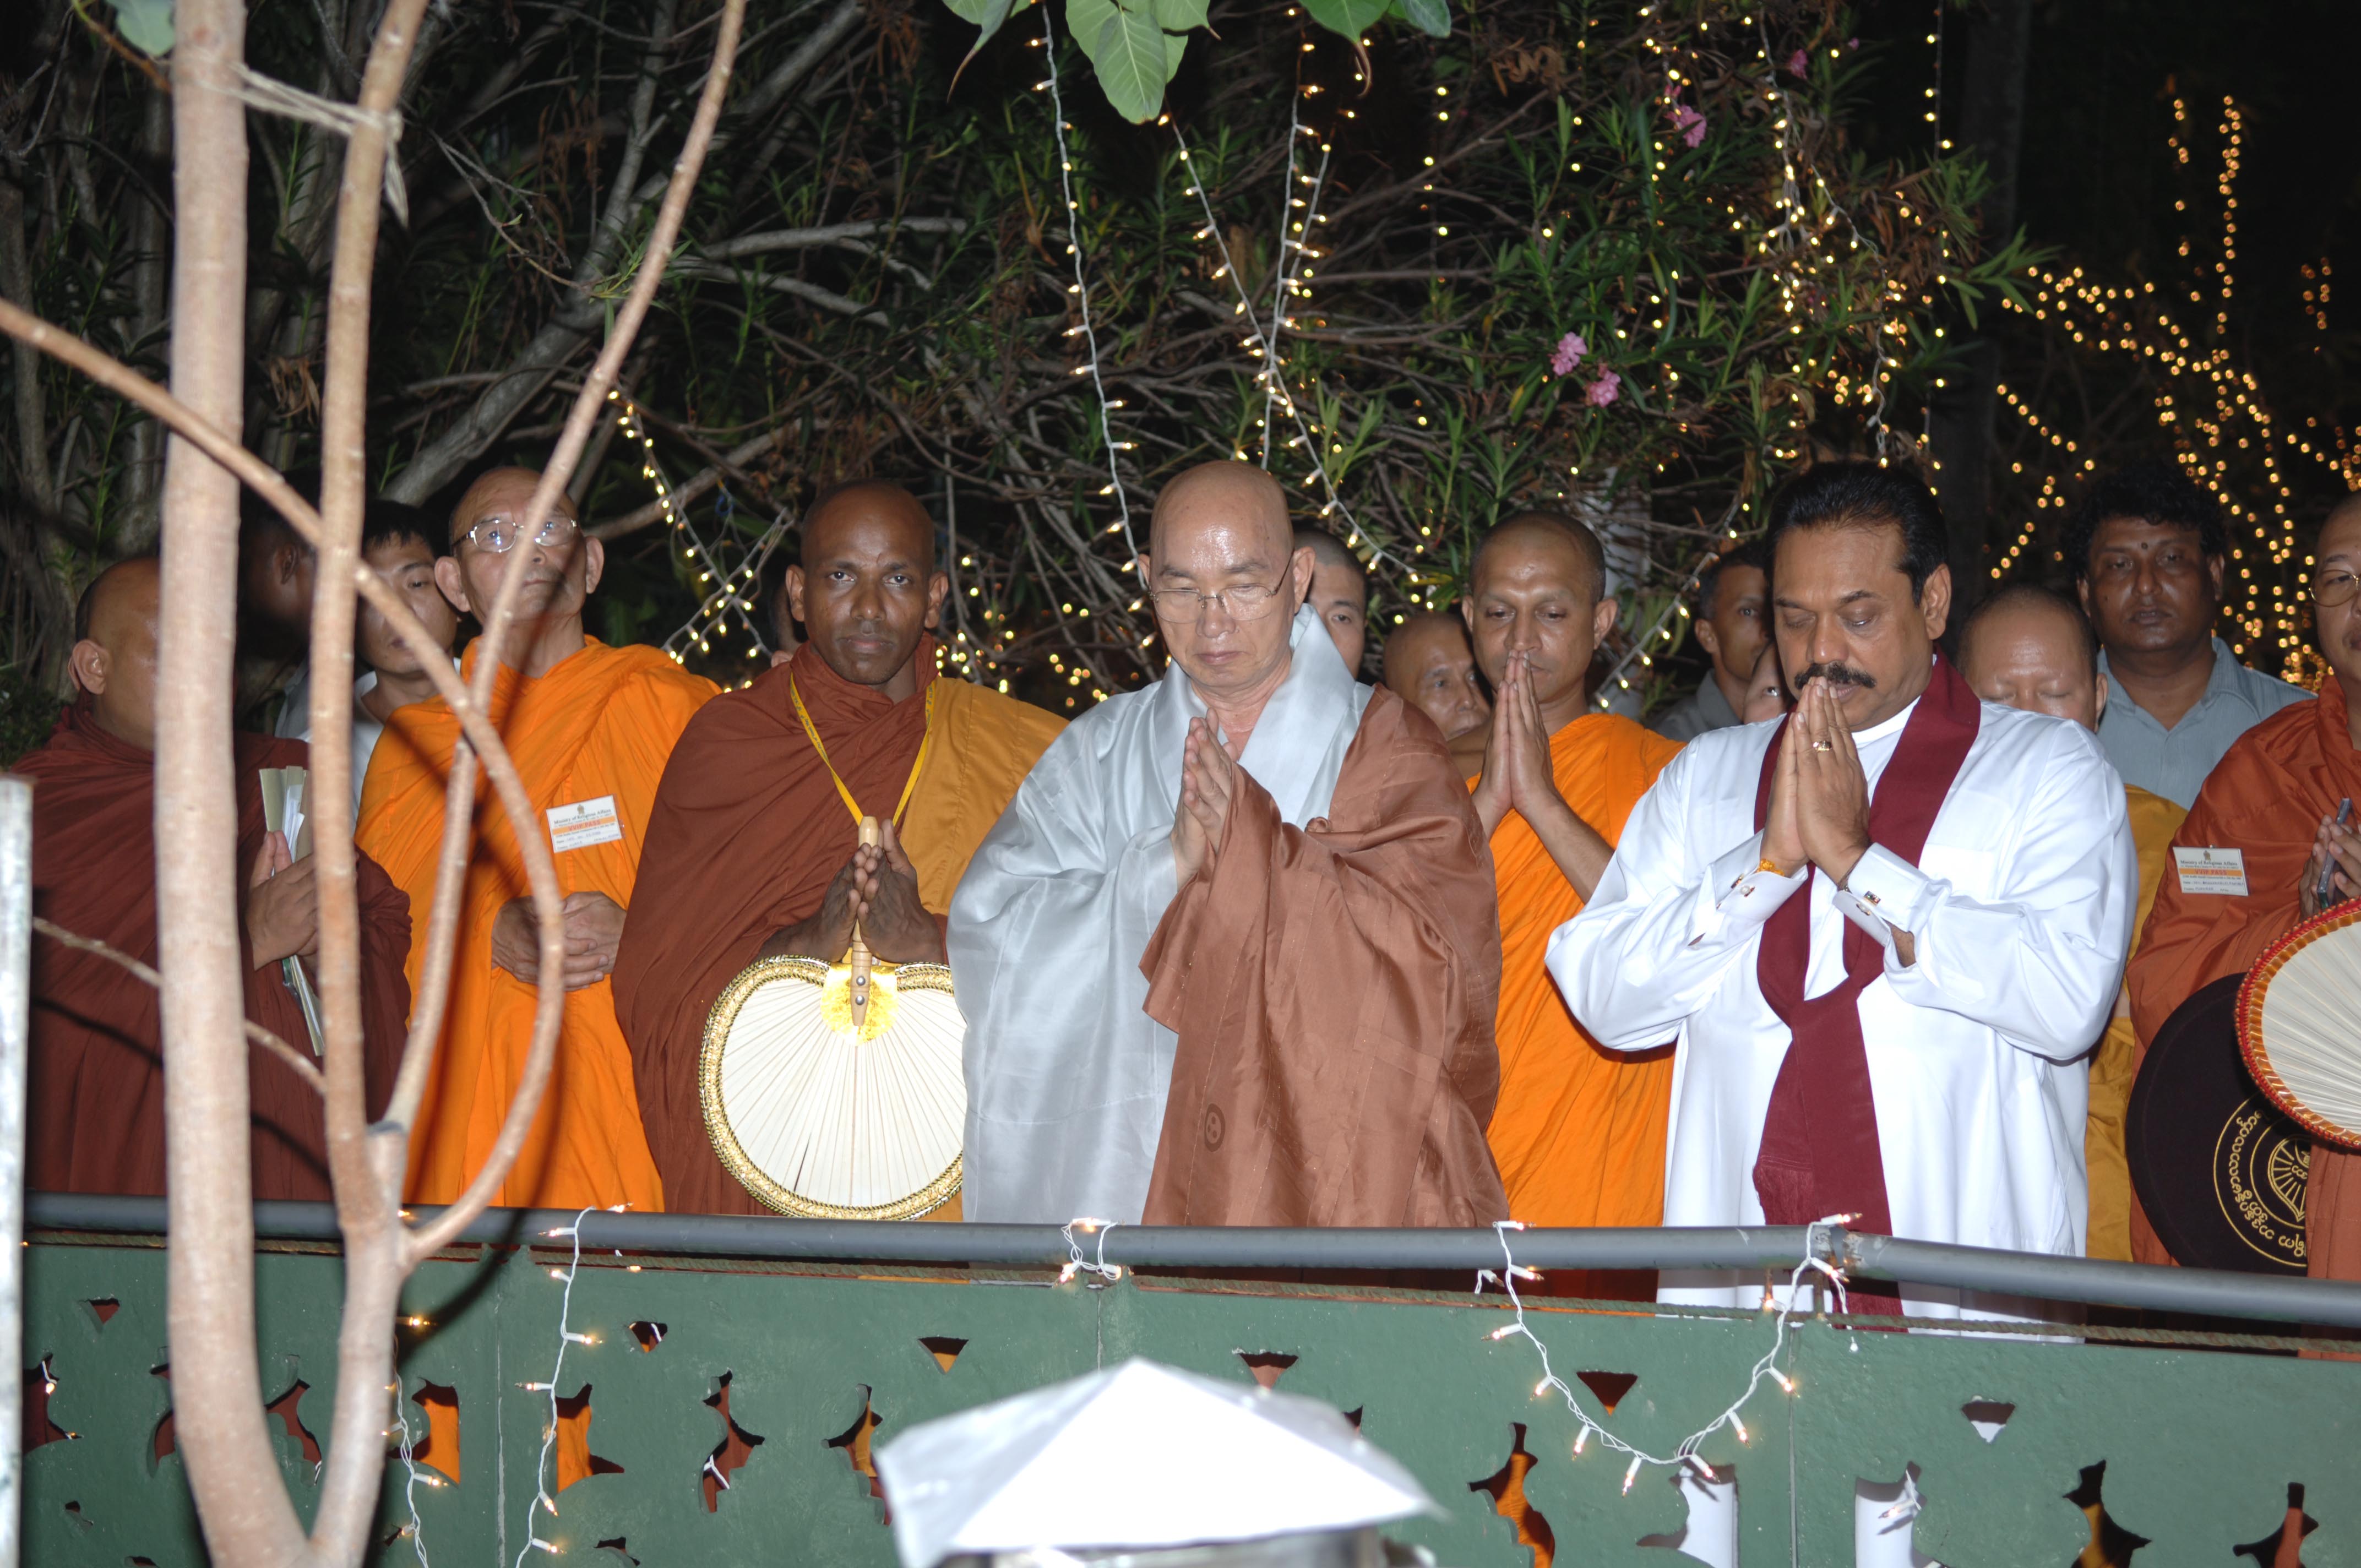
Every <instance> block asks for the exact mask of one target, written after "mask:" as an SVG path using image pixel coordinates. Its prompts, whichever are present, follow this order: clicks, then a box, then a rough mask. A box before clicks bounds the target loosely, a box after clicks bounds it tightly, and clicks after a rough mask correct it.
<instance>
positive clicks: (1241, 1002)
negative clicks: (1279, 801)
mask: <svg viewBox="0 0 2361 1568" xmlns="http://www.w3.org/2000/svg"><path fill="white" fill-rule="evenodd" d="M1235 779H1236V784H1235V789H1234V791H1233V793H1232V795H1231V797H1230V809H1229V816H1228V818H1227V820H1226V823H1225V825H1224V828H1223V839H1222V847H1221V851H1220V853H1219V854H1218V855H1217V856H1215V857H1214V859H1213V862H1212V864H1211V865H1209V866H1208V867H1207V868H1205V869H1204V870H1202V871H1201V872H1199V873H1198V874H1197V875H1196V876H1194V877H1192V878H1191V880H1190V881H1189V882H1188V883H1187V884H1186V885H1184V886H1183V887H1182V888H1181V889H1180V893H1179V894H1178V896H1176V897H1175V898H1174V899H1173V901H1172V905H1171V907H1170V909H1168V910H1167V911H1166V912H1165V916H1164V919H1163V921H1162V923H1161V924H1160V925H1159V926H1158V927H1157V929H1156V934H1155V936H1154V937H1153V938H1151V939H1150V940H1149V942H1148V950H1147V952H1146V953H1145V954H1144V955H1143V956H1142V958H1141V959H1140V968H1141V970H1143V971H1144V972H1145V973H1146V974H1147V975H1148V1003H1147V1010H1148V1015H1149V1016H1151V1017H1153V1018H1155V1019H1156V1020H1157V1021H1158V1022H1159V1023H1160V1024H1163V1025H1165V1026H1166V1027H1168V1028H1170V1029H1171V1030H1173V1031H1174V1032H1175V1033H1176V1034H1178V1035H1179V1036H1180V1043H1179V1046H1178V1048H1177V1051H1176V1054H1175V1056H1174V1059H1173V1064H1172V1081H1171V1090H1170V1095H1169V1097H1168V1098H1167V1100H1166V1102H1165V1111H1164V1123H1163V1127H1162V1132H1161V1136H1160V1138H1159V1142H1158V1145H1157V1151H1156V1164H1155V1171H1154V1175H1153V1176H1152V1177H1151V1179H1150V1180H1149V1184H1148V1203H1147V1210H1146V1214H1145V1221H1146V1223H1148V1224H1151V1225H1485V1224H1489V1223H1492V1222H1493V1221H1495V1220H1499V1219H1504V1218H1506V1217H1507V1216H1508V1212H1509V1210H1508V1203H1507V1201H1506V1200H1505V1198H1504V1197H1503V1196H1502V1194H1501V1191H1500V1179H1499V1173H1498V1172H1497V1171H1496V1170H1495V1169H1494V1168H1493V1165H1492V1156H1491V1151H1490V1150H1489V1149H1488V1148H1487V1147H1486V1146H1485V1144H1484V1124H1485V1121H1486V1119H1487V1118H1488V1117H1489V1116H1490V1114H1491V1112H1492V1102H1493V1099H1494V1097H1495V1095H1496V1094H1497V1092H1498V1091H1499V1058H1498V1057H1497V1056H1496V1054H1495V1052H1494V1048H1493V1043H1492V1028H1493V1015H1494V1010H1495V1009H1496V1007H1497V1006H1498V1004H1499V996H1498V992H1499V973H1500V969H1499V965H1500V928H1499V912H1498V909H1497V906H1496V905H1495V903H1494V900H1493V892H1492V876H1491V856H1490V854H1489V853H1488V851H1487V850H1486V849H1485V846H1484V839H1483V828H1482V827H1481V826H1480V825H1479V824H1478V823H1477V819H1476V813H1475V809H1474V807H1473V806H1471V805H1470V804H1469V802H1468V799H1467V794H1466V789H1465V788H1464V787H1463V786H1462V785H1461V784H1460V782H1459V776H1458V770H1457V769H1456V768H1455V767H1454V766H1453V765H1452V762H1451V759H1450V753H1449V752H1448V751H1446V750H1445V749H1444V742H1443V737H1442V736H1441V735H1440V734H1439V733H1437V731H1436V730H1435V729H1434V726H1433V723H1432V722H1430V721H1429V720H1428V719H1427V718H1426V717H1425V716H1424V715H1423V714H1419V713H1416V712H1415V711H1414V710H1413V709H1411V708H1410V707H1408V706H1406V705H1405V704H1404V703H1403V702H1402V701H1401V699H1400V697H1397V696H1394V695H1393V693H1391V692H1389V691H1386V690H1383V689H1380V690H1379V691H1378V693H1377V694H1376V695H1375V696H1373V697H1372V698H1371V699H1370V701H1369V705H1368V707H1367V711H1365V712H1364V713H1363V714H1362V716H1361V723H1360V728H1359V729H1358V730H1357V731H1356V734H1355V735H1354V738H1353V742H1352V745H1351V747H1350V749H1349V750H1348V751H1346V752H1345V762H1344V766H1343V770H1342V772H1341V773H1339V774H1338V776H1337V780H1336V788H1335V793H1334V795H1333V796H1332V798H1331V800H1330V804H1329V808H1328V815H1327V817H1324V818H1315V819H1314V820H1313V821H1312V822H1311V823H1310V824H1308V825H1307V826H1306V827H1305V828H1302V829H1301V830H1299V829H1297V828H1290V827H1288V826H1286V824H1285V823H1284V822H1283V821H1282V820H1281V819H1280V817H1279V808H1278V806H1277V805H1276V804H1275V803H1274V802H1273V801H1272V800H1271V797H1270V796H1269V795H1268V794H1267V793H1266V792H1265V791H1264V790H1263V788H1262V786H1261V785H1260V784H1257V783H1255V782H1254V780H1253V779H1252V778H1251V777H1250V776H1249V775H1247V774H1246V773H1244V772H1243V771H1241V772H1239V773H1237V774H1236V775H1235Z"/></svg>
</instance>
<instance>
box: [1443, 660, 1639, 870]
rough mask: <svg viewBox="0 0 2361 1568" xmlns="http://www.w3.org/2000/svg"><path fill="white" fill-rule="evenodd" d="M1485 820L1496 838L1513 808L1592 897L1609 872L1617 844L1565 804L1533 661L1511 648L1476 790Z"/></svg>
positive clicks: (1481, 818) (1488, 831) (1488, 832)
mask: <svg viewBox="0 0 2361 1568" xmlns="http://www.w3.org/2000/svg"><path fill="white" fill-rule="evenodd" d="M1472 798H1473V803H1474V805H1475V807H1476V816H1477V820H1478V821H1480V822H1481V823H1482V824H1483V827H1484V836H1485V837H1486V838H1487V839H1489V838H1490V837H1491V836H1492V834H1493V833H1494V832H1495V831H1496V830H1497V829H1498V828H1499V826H1500V822H1501V819H1502V818H1504V817H1507V816H1508V815H1509V814H1510V812H1512V811H1513V812H1515V813H1516V814H1517V815H1518V816H1520V817H1523V818H1524V819H1525V823H1526V825H1527V826H1528V827H1530V828H1532V830H1533V833H1534V835H1535V836H1536V837H1538V838H1539V839H1541V841H1542V847H1543V848H1544V849H1546V850H1548V851H1549V853H1550V858H1551V859H1552V860H1554V861H1556V862H1557V866H1558V869H1559V870H1560V871H1561V872H1565V879H1566V881H1568V882H1570V883H1573V884H1574V891H1575V892H1576V893H1577V894H1580V895H1581V896H1582V897H1584V898H1586V899H1587V898H1588V897H1589V896H1590V894H1591V893H1592V891H1593V890H1594V889H1595V888H1597V887H1598V879H1599V878H1600V877H1601V876H1602V875H1604V874H1605V873H1606V871H1607V862H1608V861H1609V860H1610V859H1612V858H1613V856H1614V853H1615V850H1614V847H1613V846H1612V845H1610V844H1609V843H1608V842H1607V840H1606V839H1603V838H1601V837H1600V836H1599V835H1598V832H1597V831H1596V830H1594V829H1593V828H1591V826H1590V824H1588V823H1587V822H1585V821H1584V820H1583V819H1582V818H1581V817H1579V816H1578V815H1576V812H1575V809H1574V808H1573V807H1572V806H1568V805H1567V804H1566V803H1565V795H1563V794H1561V793H1560V792H1559V790H1558V787H1557V770H1556V767H1555V764H1554V762H1553V761H1552V758H1551V753H1550V730H1549V725H1548V724H1547V722H1546V721H1544V720H1543V718H1542V705H1541V697H1540V696H1539V694H1538V693H1537V692H1536V691H1535V689H1534V686H1533V674H1532V664H1531V663H1530V662H1529V661H1528V660H1527V658H1526V656H1525V654H1524V653H1523V652H1521V651H1519V652H1511V653H1510V655H1509V659H1508V667H1507V668H1506V669H1505V670H1503V671H1502V672H1501V674H1500V686H1499V690H1498V691H1497V692H1495V693H1494V694H1493V704H1492V728H1491V732H1490V735H1489V738H1488V739H1487V740H1486V741H1485V743H1484V773H1483V776H1482V777H1480V778H1479V779H1477V782H1476V790H1475V794H1474V795H1473V797H1472Z"/></svg>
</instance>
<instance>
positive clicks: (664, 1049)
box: [615, 481, 1065, 1219]
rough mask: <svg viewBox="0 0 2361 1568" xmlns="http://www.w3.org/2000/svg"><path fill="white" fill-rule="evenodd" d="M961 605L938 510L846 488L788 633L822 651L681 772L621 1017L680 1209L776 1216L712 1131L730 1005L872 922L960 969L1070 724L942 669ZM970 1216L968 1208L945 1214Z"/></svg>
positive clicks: (884, 934)
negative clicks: (973, 918) (1034, 781)
mask: <svg viewBox="0 0 2361 1568" xmlns="http://www.w3.org/2000/svg"><path fill="white" fill-rule="evenodd" d="M786 594H787V598H788V600H789V605H790V608H789V610H788V615H787V617H783V618H782V619H785V620H789V623H790V624H792V623H793V622H794V621H801V622H802V623H803V625H804V626H805V628H806V629H807V630H808V631H809V633H810V641H807V642H805V643H804V644H803V645H802V646H801V647H800V648H799V649H797V650H796V653H795V655H794V657H793V658H791V659H790V660H788V661H786V662H785V663H783V664H781V665H779V666H776V667H774V668H773V669H770V670H767V671H765V672H764V673H763V674H762V675H761V676H759V677H757V678H756V680H755V681H754V684H753V685H750V686H748V687H747V688H746V689H744V690H743V691H734V692H726V693H724V694H723V695H722V696H719V697H717V698H715V699H714V700H713V701H712V702H711V703H709V704H708V705H707V706H706V707H705V708H704V710H703V711H701V712H700V713H698V714H697V718H695V719H694V720H693V721H692V722H691V723H690V724H689V727H688V729H687V731H686V733H685V734H683V735H682V736H681V738H680V744H679V746H678V747H677V748H676V749H675V751H673V755H672V762H671V763H670V764H669V765H668V766H667V767H666V768H665V769H664V783H663V785H662V787H660V788H659V789H658V790H657V792H656V803H655V811H654V814H653V817H651V818H650V819H649V822H648V836H647V843H646V846H645V848H644V849H643V850H642V853H641V857H640V868H641V871H640V884H639V887H638V889H637V890H636V892H634V894H632V898H631V923H630V925H629V926H628V927H626V928H625V930H624V933H623V943H622V947H621V949H620V952H619V953H618V954H617V957H616V962H615V1010H616V1014H617V1015H618V1016H619V1017H620V1018H621V1020H622V1024H623V1033H624V1035H625V1036H627V1037H628V1038H629V1039H630V1041H631V1061H632V1079H633V1081H634V1083H635V1084H636V1086H637V1088H638V1091H639V1098H640V1112H641V1116H642V1121H643V1122H644V1124H645V1125H646V1127H647V1134H648V1146H649V1148H650V1150H651V1151H652V1152H653V1155H654V1157H655V1162H656V1168H657V1170H658V1171H659V1172H660V1173H661V1174H662V1175H663V1177H664V1201H665V1204H666V1206H667V1207H669V1208H671V1209H673V1210H675V1211H676V1212H696V1213H727V1214H759V1213H766V1212H769V1211H768V1210H767V1209H765V1208H764V1206H763V1203H762V1202H761V1201H759V1200H757V1199H756V1198H755V1197H754V1196H753V1195H752V1193H750V1192H749V1191H748V1190H746V1189H745V1187H744V1186H742V1185H741V1183H740V1182H739V1181H738V1180H737V1179H736V1178H734V1177H732V1176H731V1175H730V1173H729V1172H728V1171H727V1170H726V1169H724V1168H722V1165H721V1162H720V1160H719V1159H718V1158H717V1157H715V1156H714V1152H713V1142H712V1139H711V1138H710V1137H709V1136H708V1135H707V1132H706V1127H705V1114H704V1107H703V1102H702V1099H701V1095H700V1092H699V1078H698V1069H699V1065H700V1062H701V1060H702V1058H703V1053H704V1047H705V1022H706V1016H707V1014H709V1013H710V1012H711V1011H712V1009H713V1003H714V1001H715V999H716V998H717V997H719V995H720V994H721V992H723V991H724V990H726V989H727V988H728V987H729V984H730V981H732V980H735V979H736V978H737V977H738V975H739V974H740V972H741V971H742V970H744V969H745V968H746V967H747V966H748V965H749V964H752V963H753V962H754V961H755V960H756V959H764V958H772V957H776V956H780V955H785V954H802V955H804V956H806V957H808V958H815V959H820V960H821V961H823V962H827V963H833V962H835V961H837V960H838V959H841V958H842V957H843V956H844V951H845V948H846V947H847V945H848V944H849V942H850V940H851V927H852V922H853V920H854V919H855V918H856V917H857V918H859V919H860V921H861V923H862V940H863V941H864V942H865V943H866V944H867V945H868V947H869V949H870V951H872V952H873V953H874V954H875V955H876V956H877V957H879V958H880V959H884V960H886V961H888V962H892V963H917V962H923V963H941V962H942V961H943V917H944V916H946V915H947V914H948V913H949V912H950V903H951V892H952V890H953V889H955V888H956V887H958V886H959V881H960V876H961V873H962V872H965V871H966V870H967V862H968V859H969V857H970V856H972V855H973V854H974V853H975V847H976V845H977V844H978V843H980V842H981V841H982V840H983V836H984V834H985V833H987V832H988V831H990V830H991V828H992V825H993V824H994V822H997V821H998V820H999V819H1000V814H1001V812H1002V810H1003V809H1004V808H1005V807H1006V806H1007V805H1008V802H1009V800H1010V798H1011V797H1012V796H1014V795H1016V786H1017V785H1018V784H1022V783H1024V782H1025V775H1026V774H1027V773H1030V772H1031V771H1032V768H1033V764H1034V762H1036V761H1037V760H1038V758H1039V757H1040V755H1041V753H1042V751H1045V750H1047V749H1048V747H1049V742H1050V741H1051V740H1055V739H1056V738H1057V735H1058V732H1059V731H1060V729H1064V728H1065V721H1064V720H1062V719H1060V718H1052V717H1051V716H1050V715H1049V714H1047V713H1044V712H1042V711H1041V710H1040V709H1039V708H1037V707H1032V706H1030V705H1029V704H1027V703H1022V702H1018V701H1016V699H1015V698H1013V697H1007V696H1001V695H1000V694H999V693H998V692H995V691H992V690H989V689H987V688H985V687H983V686H979V685H971V684H970V683H968V682H966V681H961V680H955V679H951V678H949V677H947V676H944V675H941V674H938V673H937V668H936V665H937V646H938V645H937V643H936V642H935V640H934V639H933V638H932V637H930V636H929V635H928V632H929V630H932V629H933V628H934V627H936V626H937V625H939V620H940V616H941V612H942V607H943V600H944V598H945V597H946V596H948V595H949V594H950V578H949V577H948V576H945V575H944V574H943V573H942V572H940V571H938V570H937V569H936V565H935V527H934V520H933V519H931V518H929V517H928V515H927V511H926V509H925V508H924V507H922V506H920V505H919V504H918V500H917V498H916V497H915V496H913V495H911V494H910V493H909V492H908V491H907V490H906V489H903V488H901V487H900V486H898V485H890V484H884V483H879V482H875V481H868V482H862V483H858V484H851V485H845V486H841V487H840V488H837V489H834V490H831V491H829V493H827V494H826V495H824V496H822V497H821V498H820V499H818V501H816V502H815V503H814V504H813V506H812V508H811V510H809V511H808V512H807V514H806V515H805V518H804V526H803V553H802V561H801V563H800V564H799V565H794V566H790V567H789V568H788V569H787V583H786ZM790 618H791V619H790ZM807 718H808V722H809V725H810V729H808V730H807V729H806V727H805V726H806V721H807ZM815 733H816V734H817V740H815V739H814V735H815ZM846 796H849V797H850V800H848V799H846V798H845V797H846ZM856 802H857V803H858V807H859V809H858V811H857V812H856V811H855V810H854V809H852V803H856ZM863 815H866V816H871V817H876V818H877V819H878V821H879V822H880V823H881V824H883V832H884V843H883V844H882V845H881V846H880V847H878V848H876V849H873V850H868V849H862V848H860V847H859V845H858V842H857V839H856V837H855V835H856V833H857V830H858V828H859V826H860V819H861V817H862V816H863ZM959 1215H960V1209H959V1199H958V1198H957V1197H956V1196H954V1197H953V1198H952V1199H951V1200H950V1202H948V1203H946V1204H944V1205H943V1206H942V1207H940V1208H938V1209H936V1210H934V1211H933V1212H931V1213H929V1214H928V1218H929V1219H957V1218H959Z"/></svg>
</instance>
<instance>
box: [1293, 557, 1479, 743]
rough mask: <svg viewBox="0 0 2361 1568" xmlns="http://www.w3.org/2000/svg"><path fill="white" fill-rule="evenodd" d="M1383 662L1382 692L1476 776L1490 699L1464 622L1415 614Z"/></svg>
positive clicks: (1397, 632) (1427, 612) (1435, 613)
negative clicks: (1427, 722) (1427, 723)
mask: <svg viewBox="0 0 2361 1568" xmlns="http://www.w3.org/2000/svg"><path fill="white" fill-rule="evenodd" d="M1315 581H1316V577H1315ZM1382 662H1383V663H1384V664H1385V681H1386V689H1387V690H1389V691H1390V692H1392V693H1393V694H1394V696H1398V697H1400V698H1401V699H1402V700H1403V701H1404V702H1406V703H1408V704H1410V705H1411V707H1414V708H1416V709H1418V710H1419V711H1420V712H1421V713H1423V714H1424V715H1426V716H1427V717H1428V718H1432V719H1433V720H1434V727H1435V728H1436V729H1440V730H1442V731H1443V739H1444V743H1445V744H1447V745H1448V746H1449V747H1450V748H1451V760H1452V762H1453V764H1454V765H1455V766H1456V767H1457V768H1458V769H1459V771H1460V772H1461V773H1465V774H1466V776H1468V777H1469V778H1473V777H1475V776H1476V774H1477V773H1480V772H1481V771H1482V770H1483V767H1484V741H1485V737H1486V736H1487V735H1488V733H1489V731H1490V727H1491V719H1492V701H1491V699H1490V698H1489V697H1488V696H1485V695H1484V683H1483V682H1482V681H1481V680H1480V679H1478V678H1477V674H1476V649H1475V646H1474V645H1473V644H1472V643H1470V642H1469V641H1467V623H1466V621H1465V620H1461V619H1460V618H1459V617H1457V616H1455V615H1445V614H1444V613H1443V612H1441V611H1440V610H1432V609H1422V610H1420V611H1419V612H1418V613H1417V614H1415V615H1412V616H1410V617H1408V618H1406V619H1405V620H1403V621H1402V623H1401V624H1400V626H1397V627H1395V628H1394V630H1393V632H1392V634H1391V635H1390V636H1389V637H1388V638H1387V639H1386V648H1385V652H1384V654H1383V655H1382Z"/></svg>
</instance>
